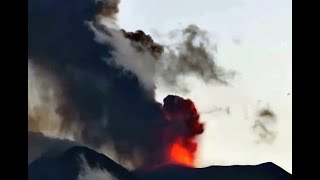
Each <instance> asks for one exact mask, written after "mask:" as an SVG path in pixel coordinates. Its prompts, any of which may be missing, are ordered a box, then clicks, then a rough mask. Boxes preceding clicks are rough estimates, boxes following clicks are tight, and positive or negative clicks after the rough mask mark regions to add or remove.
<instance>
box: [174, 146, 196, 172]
mask: <svg viewBox="0 0 320 180" xmlns="http://www.w3.org/2000/svg"><path fill="white" fill-rule="evenodd" d="M170 158H171V160H172V161H174V162H175V163H179V164H183V165H186V166H190V167H194V155H193V153H192V152H191V151H190V150H189V149H187V148H186V147H184V146H182V145H181V144H179V142H177V143H174V144H173V145H172V147H171V149H170Z"/></svg>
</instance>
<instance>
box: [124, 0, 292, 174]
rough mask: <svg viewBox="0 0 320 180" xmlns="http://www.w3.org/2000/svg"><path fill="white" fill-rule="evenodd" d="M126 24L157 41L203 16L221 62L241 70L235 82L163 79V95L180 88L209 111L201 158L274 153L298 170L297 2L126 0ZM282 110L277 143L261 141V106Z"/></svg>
mask: <svg viewBox="0 0 320 180" xmlns="http://www.w3.org/2000/svg"><path fill="white" fill-rule="evenodd" d="M118 24H119V25H120V27H121V28H124V29H126V30H127V31H135V30H137V29H142V30H143V31H145V32H146V33H147V34H150V35H151V36H152V37H153V39H154V40H155V41H156V42H159V43H161V42H168V41H169V42H170V39H169V38H168V36H166V35H167V33H168V32H170V31H172V30H177V29H181V28H184V27H186V26H187V25H189V24H195V25H197V26H199V27H200V28H201V29H204V30H206V31H207V32H208V33H210V35H211V36H210V40H211V41H212V42H215V43H216V44H217V47H218V53H217V55H216V57H217V62H218V65H220V66H222V67H224V68H226V69H232V70H235V71H236V72H237V75H236V77H235V79H234V80H233V81H232V82H231V85H230V86H228V87H223V86H218V85H208V84H205V83H203V82H201V81H200V80H197V79H194V78H192V77H191V80H190V82H192V84H191V83H190V87H192V91H191V92H190V93H184V92H179V91H175V92H172V90H170V89H168V88H166V87H165V86H163V85H162V84H157V90H156V96H157V97H156V98H157V100H159V101H161V100H162V99H163V98H164V97H165V96H166V95H168V94H172V93H175V94H177V95H183V96H184V97H187V98H191V99H192V100H193V101H194V102H195V103H196V106H197V108H198V110H199V112H200V113H201V112H206V111H208V110H210V109H212V108H214V107H228V106H229V107H230V115H228V114H226V113H224V112H212V113H202V114H201V121H203V122H204V123H205V128H206V129H205V133H204V134H203V135H201V137H199V142H200V146H199V150H198V156H197V157H198V159H197V166H198V167H204V166H208V165H231V164H257V163H262V162H266V161H271V162H274V163H276V164H277V165H279V166H281V167H282V168H284V169H285V170H287V171H288V172H290V173H291V172H292V2H291V1H290V0H268V1H262V0H223V1H221V0H220V1H218V0H197V1H191V0H161V1H159V0H122V1H121V3H120V12H119V14H118ZM266 106H268V107H270V109H272V110H273V111H274V113H275V114H276V117H277V119H276V120H277V122H276V124H275V127H274V130H275V131H276V133H277V138H276V139H275V141H274V142H273V143H271V144H270V143H264V142H260V143H258V142H257V140H258V136H257V135H256V134H255V132H253V129H252V126H253V124H254V121H255V120H256V112H257V110H258V109H259V108H262V107H266Z"/></svg>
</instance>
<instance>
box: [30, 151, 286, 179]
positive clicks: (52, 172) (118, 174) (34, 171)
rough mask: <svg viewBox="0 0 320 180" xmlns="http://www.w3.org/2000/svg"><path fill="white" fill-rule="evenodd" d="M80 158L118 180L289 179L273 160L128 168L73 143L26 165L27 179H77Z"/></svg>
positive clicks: (81, 171) (81, 160)
mask: <svg viewBox="0 0 320 180" xmlns="http://www.w3.org/2000/svg"><path fill="white" fill-rule="evenodd" d="M83 161H86V163H87V165H88V166H89V167H90V168H91V169H98V170H101V171H103V172H104V173H110V174H111V175H112V176H113V177H114V179H118V180H160V179H166V180H176V179H184V180H195V179H197V180H212V179H214V180H236V179H242V180H291V179H292V175H291V174H290V173H288V172H286V171H285V170H283V169H282V168H280V167H278V166H277V165H275V164H273V163H270V162H268V163H263V164H259V165H255V166H210V167H206V168H192V167H188V166H183V165H177V164H170V165H163V166H159V167H156V168H153V169H151V170H136V171H129V170H127V169H126V168H124V167H122V166H121V165H119V164H117V163H116V162H114V161H113V160H111V159H110V158H108V157H107V156H105V155H103V154H101V153H98V152H96V151H94V150H92V149H90V148H87V147H84V146H75V147H71V148H69V149H67V150H66V151H64V152H62V153H60V154H58V155H55V156H45V157H44V156H43V157H41V158H39V159H37V160H35V161H34V162H33V163H31V164H30V165H29V167H28V179H29V180H44V179H46V180H78V179H79V175H80V174H83V173H85V172H84V171H85V170H84V169H85V168H84V167H83V163H81V162H83Z"/></svg>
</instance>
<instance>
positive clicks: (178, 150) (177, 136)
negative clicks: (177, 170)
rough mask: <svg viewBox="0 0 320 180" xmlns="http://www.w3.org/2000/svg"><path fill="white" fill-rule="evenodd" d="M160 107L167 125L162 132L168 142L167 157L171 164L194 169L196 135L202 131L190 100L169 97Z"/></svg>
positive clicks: (197, 115)
mask: <svg viewBox="0 0 320 180" xmlns="http://www.w3.org/2000/svg"><path fill="white" fill-rule="evenodd" d="M163 102H164V105H163V107H162V110H163V113H164V117H165V119H166V121H167V123H168V126H167V128H166V130H165V131H164V132H165V133H164V134H165V136H166V138H167V139H168V140H169V142H170V143H169V146H168V152H167V156H168V158H169V160H170V161H171V162H173V163H177V164H182V165H186V166H191V167H194V166H195V164H194V162H195V152H196V151H197V142H196V140H195V138H196V136H197V135H200V134H202V133H203V131H204V126H203V124H202V123H200V122H199V113H198V111H197V109H196V108H195V106H194V103H193V102H192V101H191V100H190V99H183V98H181V97H179V96H173V95H169V96H167V97H166V98H165V99H164V100H163Z"/></svg>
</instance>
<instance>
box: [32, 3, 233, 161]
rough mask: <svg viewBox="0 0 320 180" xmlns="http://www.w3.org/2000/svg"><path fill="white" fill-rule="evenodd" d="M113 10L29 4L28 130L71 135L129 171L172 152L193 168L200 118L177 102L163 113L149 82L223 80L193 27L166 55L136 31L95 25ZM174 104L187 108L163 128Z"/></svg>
mask: <svg viewBox="0 0 320 180" xmlns="http://www.w3.org/2000/svg"><path fill="white" fill-rule="evenodd" d="M118 3H119V1H116V0H114V1H112V0H105V1H102V0H100V1H94V0H69V1H64V0H29V1H28V13H29V14H28V71H29V74H28V75H29V79H28V91H29V92H28V98H29V100H28V122H29V130H30V131H33V132H43V133H48V134H50V135H58V134H59V135H60V136H61V134H62V135H65V136H71V137H72V138H73V139H75V140H76V141H77V142H80V143H81V144H87V145H89V146H93V147H95V148H97V149H99V148H102V147H104V146H105V145H110V147H113V148H114V151H115V152H116V153H117V155H118V158H119V161H121V160H126V161H131V162H132V163H133V164H134V166H135V167H138V166H141V165H142V164H143V165H145V166H149V165H155V164H158V163H163V162H164V161H171V160H172V159H170V157H168V154H170V152H169V153H168V150H169V151H170V148H172V147H177V146H172V145H179V146H178V147H179V148H180V149H181V148H182V149H185V150H187V153H188V154H187V155H188V156H189V155H190V156H191V161H193V159H194V157H193V154H194V152H195V150H196V142H195V137H196V136H197V135H199V134H201V133H202V131H203V125H202V124H201V123H199V122H198V120H199V114H198V112H197V111H196V109H195V107H194V104H193V103H192V101H191V100H184V99H182V98H180V97H176V96H169V97H168V98H166V100H165V101H167V103H166V102H164V104H165V105H164V106H163V107H162V105H161V104H160V103H158V102H156V101H155V99H154V94H153V93H154V88H155V87H156V83H155V82H156V80H157V79H158V78H160V79H162V80H163V81H165V82H167V83H168V84H169V83H171V84H173V85H177V81H178V78H179V77H180V76H183V75H189V74H191V75H196V76H198V77H200V78H202V79H203V80H205V81H211V80H215V81H217V82H221V83H224V84H226V83H227V81H226V80H225V79H224V78H225V75H226V74H225V73H224V71H223V70H221V69H220V68H219V67H217V65H216V64H215V61H214V60H215V59H214V57H213V56H211V55H210V52H209V51H208V50H207V49H206V48H205V47H206V45H207V44H206V43H207V40H208V39H206V37H205V33H204V32H203V31H201V30H200V29H199V28H197V27H196V26H189V27H187V28H186V29H185V30H183V31H182V32H183V35H184V37H185V38H184V39H185V40H184V41H183V42H182V43H181V44H179V45H178V47H177V48H176V49H172V48H169V47H167V46H164V45H159V44H157V43H155V42H154V41H153V40H152V38H151V37H150V36H148V35H146V34H145V33H143V32H142V31H137V32H135V33H131V32H126V31H125V30H121V29H119V28H117V27H116V26H111V25H110V24H108V23H105V24H104V25H102V24H100V22H103V21H101V20H102V19H101V18H98V17H101V16H100V15H102V16H103V17H104V18H107V19H108V18H109V19H111V20H110V22H112V21H114V20H115V19H116V13H117V12H118V6H117V5H118ZM173 97H174V98H173ZM168 99H169V100H168ZM172 99H174V101H171V100H172ZM176 101H178V102H180V103H173V105H172V106H171V108H173V109H175V106H177V107H180V105H181V104H187V105H186V106H182V107H180V108H181V109H179V111H178V110H175V111H172V112H174V114H175V115H171V116H172V117H171V119H172V118H173V119H175V120H173V121H170V120H169V121H168V117H170V113H169V114H168V112H171V111H168V110H169V109H171V108H167V107H168V106H167V105H168V104H172V102H176ZM166 104H167V105H166ZM175 112H180V113H177V114H178V115H177V114H176V113H175ZM181 112H183V113H181ZM168 115H169V116H168ZM182 115H183V116H182ZM181 116H182V117H181ZM175 149H176V148H175ZM174 152H176V151H174ZM180 152H181V151H180ZM189 159H190V158H189ZM176 161H177V160H176ZM189 164H191V163H189Z"/></svg>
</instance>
